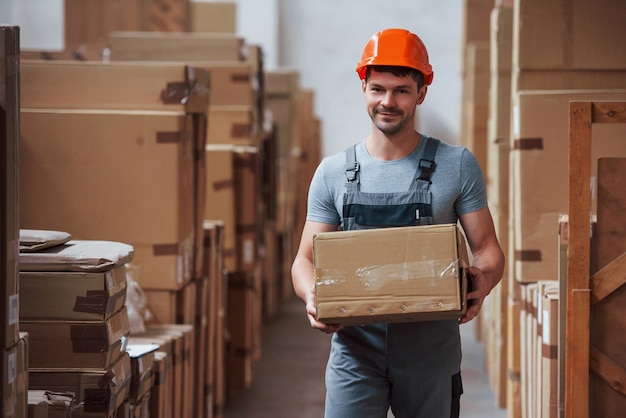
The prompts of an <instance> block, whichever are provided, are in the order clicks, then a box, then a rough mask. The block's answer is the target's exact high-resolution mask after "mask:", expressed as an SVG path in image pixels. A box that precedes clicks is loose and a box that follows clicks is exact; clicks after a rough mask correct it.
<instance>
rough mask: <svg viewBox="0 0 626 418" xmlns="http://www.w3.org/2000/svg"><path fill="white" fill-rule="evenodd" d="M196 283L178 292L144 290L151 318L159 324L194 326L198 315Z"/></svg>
mask: <svg viewBox="0 0 626 418" xmlns="http://www.w3.org/2000/svg"><path fill="white" fill-rule="evenodd" d="M196 292H197V287H196V281H195V280H191V281H189V282H188V283H186V284H185V286H184V287H182V288H180V289H178V290H158V289H157V290H154V289H143V293H144V294H145V296H146V302H147V309H148V310H149V311H150V314H151V318H150V320H148V321H146V322H149V323H158V324H192V323H193V321H194V320H195V315H196Z"/></svg>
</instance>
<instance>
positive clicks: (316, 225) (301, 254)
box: [291, 221, 340, 333]
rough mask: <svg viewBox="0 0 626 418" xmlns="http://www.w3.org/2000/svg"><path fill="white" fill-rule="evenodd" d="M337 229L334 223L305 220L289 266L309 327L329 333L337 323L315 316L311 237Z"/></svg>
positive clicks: (335, 329) (335, 328)
mask: <svg viewBox="0 0 626 418" xmlns="http://www.w3.org/2000/svg"><path fill="white" fill-rule="evenodd" d="M335 230H337V227H336V225H330V224H325V223H321V222H311V221H307V222H306V223H305V224H304V229H303V231H302V237H301V239H300V247H299V248H298V253H297V254H296V257H295V259H294V261H293V265H292V266H291V281H292V283H293V288H294V290H295V292H296V295H298V297H299V298H300V299H302V300H303V301H304V303H305V305H306V313H307V316H308V318H309V322H310V323H311V327H312V328H315V329H319V330H320V331H323V332H326V333H331V332H335V331H337V330H338V329H339V328H340V327H339V326H338V325H327V324H324V323H322V322H320V321H318V320H317V319H316V318H317V310H316V308H315V274H314V266H313V237H314V236H315V234H317V233H319V232H330V231H335Z"/></svg>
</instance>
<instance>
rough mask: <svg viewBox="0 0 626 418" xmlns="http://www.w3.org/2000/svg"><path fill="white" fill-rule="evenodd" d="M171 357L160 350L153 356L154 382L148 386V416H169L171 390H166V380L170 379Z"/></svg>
mask: <svg viewBox="0 0 626 418" xmlns="http://www.w3.org/2000/svg"><path fill="white" fill-rule="evenodd" d="M170 362H171V358H168V357H167V354H165V353H164V352H161V351H157V352H156V353H155V356H154V383H153V384H152V387H151V388H150V403H149V407H148V409H149V411H150V412H149V416H150V417H151V418H165V417H170V416H171V410H172V408H171V406H170V404H169V403H168V402H170V397H171V391H169V390H168V382H169V380H171V378H170V377H169V375H168V374H167V371H168V370H169V367H171V366H170Z"/></svg>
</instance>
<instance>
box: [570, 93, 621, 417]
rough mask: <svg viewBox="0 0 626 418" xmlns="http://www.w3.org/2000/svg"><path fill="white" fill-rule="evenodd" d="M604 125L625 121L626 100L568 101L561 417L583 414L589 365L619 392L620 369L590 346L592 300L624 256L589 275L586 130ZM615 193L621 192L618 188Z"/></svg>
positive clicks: (615, 283) (613, 285) (605, 291)
mask: <svg viewBox="0 0 626 418" xmlns="http://www.w3.org/2000/svg"><path fill="white" fill-rule="evenodd" d="M605 123H626V102H603V101H593V102H592V101H572V102H570V114H569V126H570V130H569V135H570V150H569V207H568V211H569V248H568V255H567V286H566V288H567V292H566V295H563V297H562V299H566V303H567V318H566V320H565V325H566V330H565V332H566V337H565V338H566V341H565V344H566V347H565V405H564V407H565V411H564V412H565V417H566V418H589V413H590V374H589V370H590V366H591V369H592V370H593V371H594V373H595V374H597V375H599V376H601V377H602V379H604V380H606V381H608V382H610V384H611V385H612V387H613V389H614V390H616V391H621V392H622V393H624V387H625V386H626V376H625V374H624V369H623V368H622V367H621V366H620V365H619V364H616V363H615V362H613V361H612V360H611V359H610V358H609V357H608V356H606V355H605V354H606V353H602V352H601V351H600V350H599V349H597V348H595V347H594V348H591V345H590V343H591V340H590V320H591V304H592V302H594V304H595V303H600V301H601V300H602V299H605V298H606V296H608V295H609V294H610V293H613V292H614V291H615V290H617V289H618V288H619V287H621V285H622V284H623V283H624V282H626V261H625V259H626V257H625V256H624V254H623V251H626V249H622V252H620V255H618V256H617V258H615V259H614V260H613V261H611V262H610V263H608V264H607V265H606V267H604V268H603V269H601V270H600V271H598V272H597V273H596V274H595V275H594V276H593V278H592V277H590V250H591V248H590V245H591V244H590V239H589V232H590V228H591V220H590V213H591V198H590V196H591V185H590V183H591V181H590V180H591V158H590V155H591V145H592V144H591V142H592V141H591V131H592V126H593V125H594V124H605ZM618 187H619V186H618ZM618 193H622V194H623V186H622V189H619V190H618ZM622 199H624V198H623V197H622ZM622 202H623V200H622ZM617 220H618V221H621V220H622V219H621V218H617ZM622 223H623V221H622ZM623 236H624V235H622V237H623Z"/></svg>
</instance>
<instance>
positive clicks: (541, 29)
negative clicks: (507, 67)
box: [513, 0, 626, 71]
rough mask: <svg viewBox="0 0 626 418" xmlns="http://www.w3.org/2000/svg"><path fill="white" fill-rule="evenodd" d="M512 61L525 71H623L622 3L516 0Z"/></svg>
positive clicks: (611, 0)
mask: <svg viewBox="0 0 626 418" xmlns="http://www.w3.org/2000/svg"><path fill="white" fill-rule="evenodd" d="M514 10H515V17H514V22H515V27H514V32H513V49H514V55H513V65H514V67H516V68H519V69H520V70H521V71H526V70H564V69H576V70H624V69H626V48H624V45H623V38H624V21H626V3H624V2H623V1H621V0H596V1H593V2H590V1H588V0H518V1H516V2H515V9H514Z"/></svg>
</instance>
